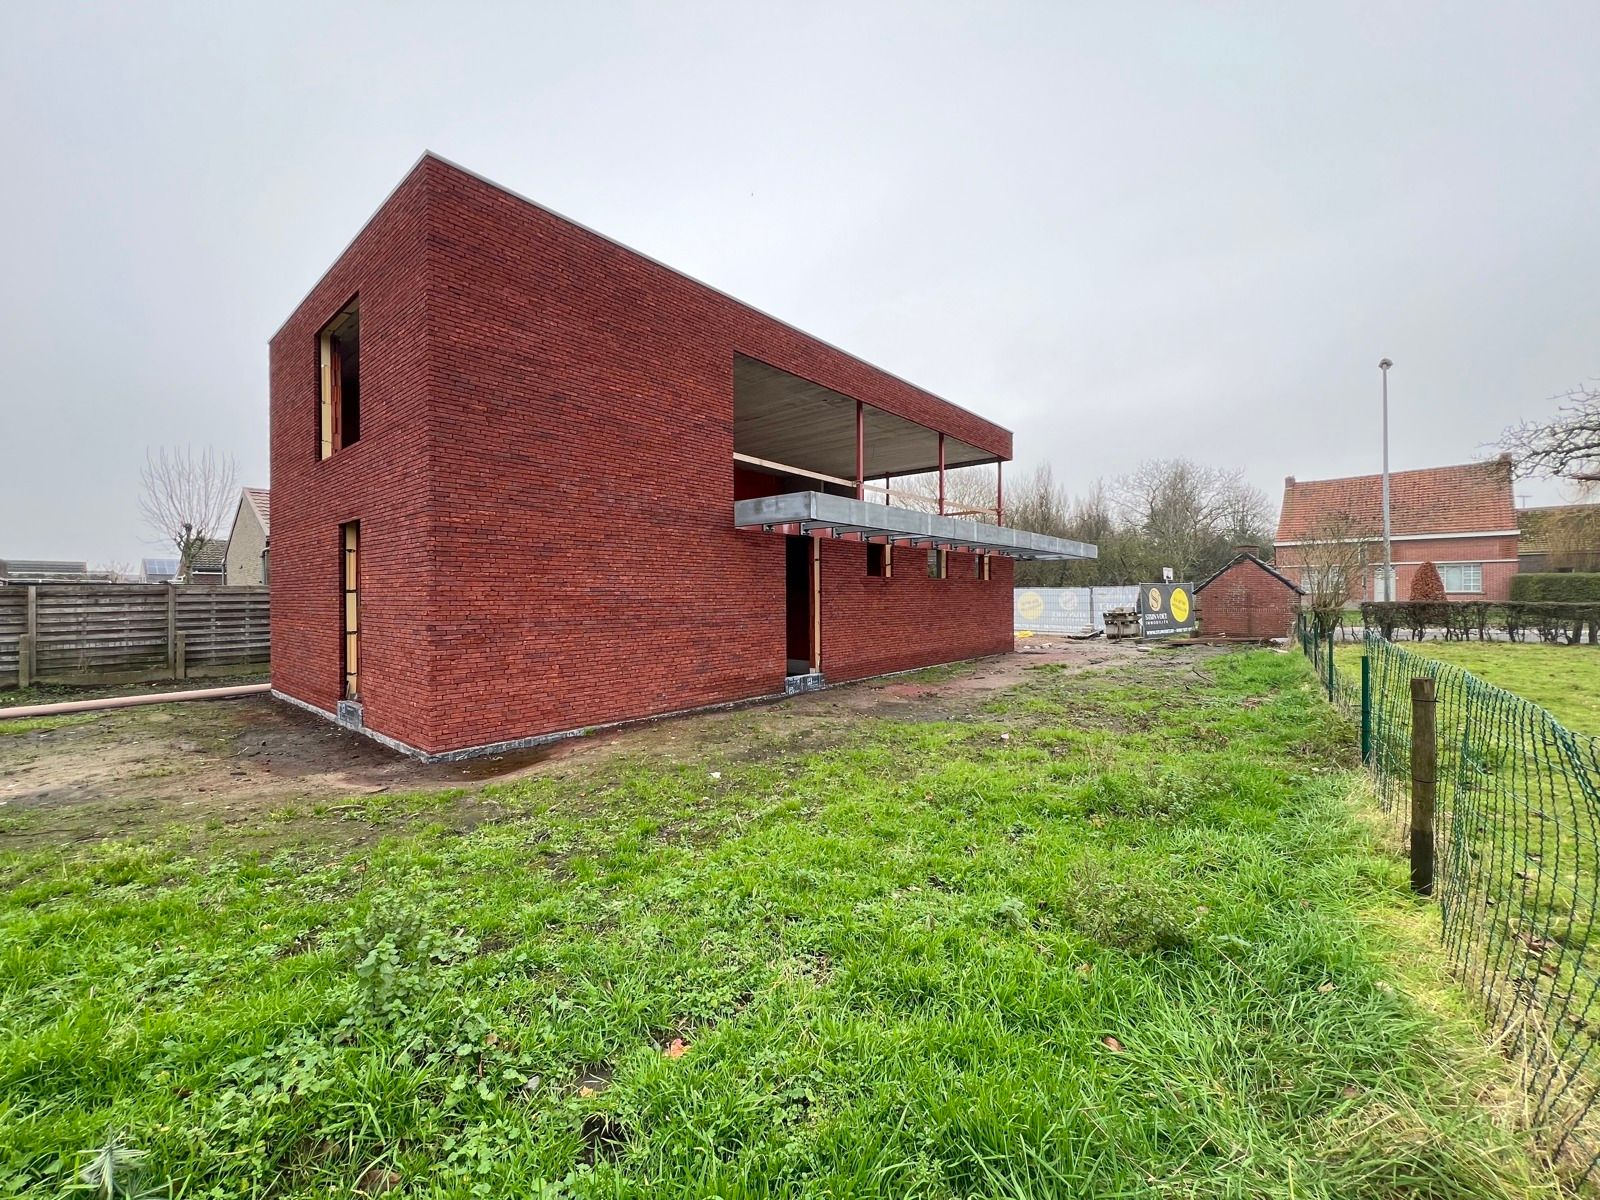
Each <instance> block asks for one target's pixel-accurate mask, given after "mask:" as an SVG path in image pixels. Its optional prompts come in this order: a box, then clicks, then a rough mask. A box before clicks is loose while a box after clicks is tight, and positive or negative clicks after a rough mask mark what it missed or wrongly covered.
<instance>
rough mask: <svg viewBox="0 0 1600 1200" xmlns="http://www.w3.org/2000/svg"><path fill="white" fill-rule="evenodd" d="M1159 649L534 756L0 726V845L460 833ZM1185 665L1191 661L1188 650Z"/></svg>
mask: <svg viewBox="0 0 1600 1200" xmlns="http://www.w3.org/2000/svg"><path fill="white" fill-rule="evenodd" d="M1152 653H1155V654H1160V653H1161V652H1159V651H1151V650H1149V649H1147V648H1141V647H1137V646H1132V645H1127V644H1108V643H1106V642H1104V641H1101V640H1096V641H1088V642H1073V641H1066V640H1062V639H1051V638H1039V637H1035V638H1029V639H1019V640H1018V643H1017V653H1015V654H1009V655H1003V656H999V657H995V658H990V659H981V660H978V661H977V662H971V663H960V664H955V665H952V666H946V667H932V668H928V669H926V670H923V671H916V672H912V673H909V674H905V675H897V676H890V677H888V678H883V679H874V680H868V681H866V682H863V683H856V684H845V685H841V686H838V687H833V688H829V689H827V690H825V691H822V692H814V693H810V694H808V695H804V696H797V697H793V698H791V699H788V700H784V701H779V702H775V703H770V704H759V705H752V706H747V707H741V708H736V709H730V710H725V711H720V712H711V713H703V714H697V715H692V716H687V717H678V718H668V719H663V720H658V721H649V722H642V723H639V724H634V725H629V726H625V727H622V728H618V729H614V730H608V731H605V732H603V733H600V734H596V735H594V736H591V737H586V738H572V739H568V740H565V741H561V742H556V743H552V744H551V745H549V746H546V747H542V748H539V749H536V750H529V751H522V752H518V753H514V754H507V755H500V756H496V757H492V758H482V759H474V760H471V761H469V762H464V763H443V764H434V765H425V764H422V763H418V762H416V761H415V760H412V759H409V758H406V757H405V756H403V755H400V754H397V753H395V752H393V751H391V750H388V749H385V748H384V747H382V746H379V745H378V744H377V743H375V742H372V741H369V740H368V739H366V738H363V737H360V736H358V735H356V734H352V733H350V732H348V731H346V730H342V729H339V728H337V727H336V726H333V725H331V724H329V723H328V722H326V721H323V720H320V719H318V718H316V717H313V716H311V715H310V714H308V713H305V712H302V711H301V710H299V709H297V708H294V707H292V706H290V705H287V704H283V703H280V702H278V701H276V700H273V699H271V698H270V697H249V698H247V699H243V700H232V701H218V702H191V703H187V704H172V705H149V706H144V707H136V708H128V709H119V710H112V711H109V712H106V713H103V714H96V715H90V716H84V717H71V718H67V719H66V720H65V721H63V722H62V723H60V724H56V725H54V726H53V727H49V728H44V729H35V730H31V731H29V732H22V733H8V732H7V728H6V724H5V722H4V721H0V843H9V844H11V845H13V846H22V845H38V844H48V843H67V842H77V841H92V840H95V839H98V838H102V837H108V836H109V837H125V836H128V835H130V834H137V833H140V832H151V833H154V832H157V831H159V830H161V829H164V828H168V827H171V826H175V825H177V826H185V827H189V828H191V829H193V830H198V831H201V832H203V833H210V834H213V835H216V836H229V835H240V836H245V837H248V838H252V839H255V840H257V841H259V842H260V843H261V844H262V845H263V847H264V848H265V847H267V846H271V845H275V844H279V843H282V842H284V841H292V840H294V837H295V833H296V830H297V828H299V827H301V826H303V825H304V824H305V823H307V822H311V823H315V824H317V825H318V826H323V825H326V824H328V823H329V822H339V823H340V824H341V829H342V832H343V833H344V834H345V836H346V838H347V839H348V840H356V841H359V840H365V839H367V838H372V837H377V836H381V834H382V832H383V829H384V827H383V825H382V824H381V823H377V822H374V821H372V820H368V819H366V818H367V811H366V810H367V809H368V808H369V807H370V805H369V803H368V799H369V798H370V797H373V796H375V795H378V794H384V795H387V796H396V795H403V794H407V793H439V792H446V793H448V794H449V795H450V796H451V798H452V802H451V803H450V804H449V805H448V806H444V807H438V806H430V807H429V808H428V809H427V819H429V820H431V821H437V822H440V823H443V824H446V825H449V826H452V827H457V828H470V827H472V826H473V825H476V824H478V823H479V822H481V821H483V820H485V819H491V818H492V817H493V816H494V815H495V813H496V812H497V811H498V807H497V805H496V804H495V803H494V800H493V798H492V797H487V798H485V797H483V796H482V795H481V793H482V791H483V789H484V787H485V786H486V785H488V784H491V783H495V782H500V781H504V780H508V779H515V778H519V777H521V776H524V775H528V774H532V773H537V772H551V771H557V772H569V771H577V770H580V769H585V768H587V767H589V766H591V765H593V764H595V763H598V762H603V761H605V760H606V759H608V758H611V757H613V756H617V755H619V754H621V755H634V754H641V755H658V756H661V757H663V758H665V759H666V760H667V761H679V760H689V759H694V760H705V759H708V758H717V757H727V758H733V757H741V756H742V755H743V754H746V753H749V752H750V749H751V747H752V746H759V747H761V749H762V752H764V753H765V752H771V751H772V750H774V749H777V750H780V751H781V750H782V749H783V748H785V747H790V746H792V747H793V748H795V749H802V748H817V747H819V746H824V745H827V744H831V743H834V742H837V741H838V740H840V739H842V738H843V737H844V736H845V734H846V732H847V730H848V727H849V726H850V725H851V724H852V723H853V722H855V721H858V720H860V719H861V718H863V717H873V716H882V717H888V718H892V719H896V720H930V721H931V720H951V719H959V718H960V717H962V716H964V715H967V714H970V713H972V712H974V711H975V710H977V709H978V708H979V707H980V706H981V704H982V703H983V702H984V700H986V699H987V698H988V697H990V696H991V695H993V694H994V693H997V692H999V691H1002V690H1004V689H1006V688H1009V687H1013V686H1015V685H1016V684H1017V683H1019V682H1021V680H1022V678H1023V672H1024V671H1026V670H1027V669H1028V668H1029V667H1032V666H1037V665H1040V664H1044V663H1051V664H1061V665H1063V666H1065V667H1066V668H1067V669H1068V670H1096V669H1103V668H1105V667H1108V666H1112V665H1115V664H1118V663H1131V662H1134V661H1137V660H1138V659H1139V658H1141V657H1142V656H1149V655H1151V654H1152ZM1190 653H1193V652H1192V651H1191V652H1190Z"/></svg>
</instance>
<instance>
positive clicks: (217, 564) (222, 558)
mask: <svg viewBox="0 0 1600 1200" xmlns="http://www.w3.org/2000/svg"><path fill="white" fill-rule="evenodd" d="M227 559H228V539H227V538H207V539H206V540H205V541H204V542H202V543H201V544H200V549H198V550H196V551H195V552H194V554H193V556H192V557H191V558H190V559H189V570H191V571H198V572H200V573H201V574H204V575H220V574H221V573H222V567H223V564H224V563H225V562H226V561H227Z"/></svg>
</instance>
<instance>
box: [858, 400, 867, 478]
mask: <svg viewBox="0 0 1600 1200" xmlns="http://www.w3.org/2000/svg"><path fill="white" fill-rule="evenodd" d="M866 483H867V418H866V410H865V409H864V408H863V407H862V404H861V401H859V400H857V401H856V499H857V500H865V499H866V498H867V488H866Z"/></svg>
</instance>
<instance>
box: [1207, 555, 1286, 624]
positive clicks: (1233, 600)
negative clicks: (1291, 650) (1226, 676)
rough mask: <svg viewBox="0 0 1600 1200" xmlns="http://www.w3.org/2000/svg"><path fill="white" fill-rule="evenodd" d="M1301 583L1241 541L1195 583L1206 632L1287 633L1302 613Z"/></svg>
mask: <svg viewBox="0 0 1600 1200" xmlns="http://www.w3.org/2000/svg"><path fill="white" fill-rule="evenodd" d="M1302 594H1303V593H1302V592H1301V589H1300V585H1299V584H1297V583H1295V581H1294V580H1292V579H1290V578H1289V577H1288V576H1287V575H1284V574H1283V573H1282V572H1280V571H1278V570H1277V569H1276V568H1274V567H1272V566H1271V565H1269V564H1268V563H1266V562H1263V561H1262V559H1261V557H1260V556H1259V554H1258V553H1257V547H1255V546H1240V547H1239V549H1238V552H1237V553H1236V554H1235V555H1234V556H1233V557H1232V558H1231V559H1229V560H1228V562H1227V564H1226V565H1225V566H1223V568H1222V569H1221V570H1219V571H1217V572H1216V573H1214V574H1213V575H1211V576H1210V578H1208V579H1206V580H1205V581H1204V582H1202V583H1198V584H1196V585H1195V589H1194V597H1195V604H1196V605H1197V606H1198V608H1199V611H1200V632H1201V633H1203V634H1204V635H1205V636H1206V637H1229V638H1251V639H1253V638H1283V637H1288V636H1289V634H1290V632H1291V631H1292V630H1293V629H1294V622H1295V617H1296V616H1297V615H1298V614H1299V612H1300V597H1301V595H1302Z"/></svg>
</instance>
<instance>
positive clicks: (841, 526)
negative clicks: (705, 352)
mask: <svg viewBox="0 0 1600 1200" xmlns="http://www.w3.org/2000/svg"><path fill="white" fill-rule="evenodd" d="M733 524H734V527H735V528H738V529H764V530H767V531H769V532H771V531H774V530H776V529H778V528H779V527H780V526H796V527H798V531H799V532H800V533H811V532H813V531H815V530H823V531H826V532H828V533H830V534H832V535H834V536H836V537H837V536H838V535H840V534H844V533H852V534H859V535H860V536H861V537H863V538H868V539H871V540H874V541H885V542H899V543H905V544H910V545H918V546H937V547H943V548H945V549H949V550H973V551H978V552H980V553H983V554H1003V555H1005V556H1006V557H1007V558H1056V559H1059V558H1098V557H1099V556H1100V552H1099V550H1098V549H1097V548H1096V547H1094V546H1091V545H1089V543H1087V542H1074V541H1072V540H1071V539H1070V538H1058V537H1048V536H1046V535H1045V534H1042V533H1029V532H1028V531H1027V530H1025V529H1010V528H1008V527H1006V526H1004V525H985V524H983V523H981V522H978V521H968V520H965V519H963V518H961V517H940V516H936V515H934V514H933V513H924V512H917V511H916V510H915V509H910V508H895V507H894V506H892V505H888V504H872V503H869V502H868V501H866V500H857V499H854V498H853V497H850V496H831V495H829V494H828V493H826V492H789V493H787V494H785V495H782V496H759V497H757V498H756V499H754V500H735V501H734V504H733Z"/></svg>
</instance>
